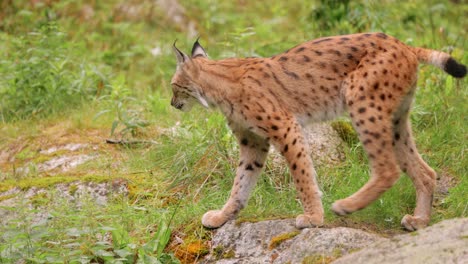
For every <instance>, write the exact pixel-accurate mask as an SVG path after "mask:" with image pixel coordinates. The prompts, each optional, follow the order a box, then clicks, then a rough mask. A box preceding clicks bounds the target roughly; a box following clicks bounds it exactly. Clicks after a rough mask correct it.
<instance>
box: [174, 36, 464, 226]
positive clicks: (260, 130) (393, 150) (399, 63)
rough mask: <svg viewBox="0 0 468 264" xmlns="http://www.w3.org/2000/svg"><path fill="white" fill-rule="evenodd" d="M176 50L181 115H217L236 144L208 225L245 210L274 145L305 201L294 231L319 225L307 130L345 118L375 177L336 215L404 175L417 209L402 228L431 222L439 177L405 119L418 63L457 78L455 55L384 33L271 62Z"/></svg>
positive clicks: (314, 45) (296, 51)
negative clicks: (226, 183)
mask: <svg viewBox="0 0 468 264" xmlns="http://www.w3.org/2000/svg"><path fill="white" fill-rule="evenodd" d="M174 52H175V54H176V57H177V70H176V72H175V74H174V76H173V78H172V81H171V85H172V89H173V97H172V100H171V105H172V106H174V107H175V108H177V109H180V110H183V111H188V110H189V109H190V108H191V106H192V105H193V104H194V103H196V102H199V103H201V104H202V105H203V106H205V107H217V108H219V109H220V110H221V112H222V113H223V114H224V115H225V116H226V119H227V121H228V123H229V126H230V128H231V129H232V131H233V133H234V135H235V136H236V137H237V139H238V141H239V145H240V162H239V166H238V168H237V171H236V177H235V180H234V185H233V187H232V191H231V195H230V198H229V200H228V201H227V202H226V204H225V205H224V207H223V208H222V209H221V210H214V211H209V212H207V213H205V215H204V216H203V218H202V224H203V225H204V226H206V227H210V228H216V227H219V226H221V225H223V224H224V223H225V222H226V221H228V220H230V219H233V218H234V217H235V216H236V215H237V213H238V212H239V210H241V209H242V208H243V207H244V206H245V204H246V203H247V200H248V197H249V194H250V192H251V191H252V189H253V187H254V185H255V183H256V181H257V179H258V176H259V174H260V172H261V170H262V167H263V165H264V163H265V159H266V157H267V154H268V150H269V148H270V145H273V146H274V147H275V148H276V149H277V150H279V151H280V152H281V154H282V155H283V156H284V157H285V159H286V161H287V163H288V165H289V168H290V172H291V174H292V176H293V179H294V182H295V186H296V189H297V191H298V195H299V198H300V200H301V202H302V206H303V209H304V214H301V215H299V216H297V218H296V226H297V227H298V228H305V227H310V226H320V225H322V224H323V207H322V202H321V192H320V190H319V187H318V185H317V182H316V172H315V170H314V167H313V165H312V160H311V158H310V155H309V150H308V147H307V144H306V142H305V139H304V135H303V133H302V126H304V125H306V124H307V123H309V122H317V121H325V120H330V119H333V118H334V117H337V116H340V115H342V114H343V113H344V112H348V113H349V116H350V117H351V120H352V123H353V126H354V128H355V129H356V131H357V133H358V136H359V139H360V141H361V142H362V145H363V147H364V149H365V151H366V153H367V156H368V158H369V163H370V168H371V177H370V179H369V181H368V182H367V183H366V184H365V185H364V186H363V187H362V188H361V189H360V190H358V191H357V192H356V193H354V194H353V195H351V196H349V197H347V198H345V199H342V200H338V201H336V202H335V203H334V204H333V206H332V210H333V211H334V212H335V213H337V214H339V215H344V214H348V213H352V212H354V211H357V210H360V209H362V208H364V207H366V206H367V205H369V204H370V203H371V202H373V201H375V200H376V199H377V198H378V197H379V196H380V195H381V194H382V193H383V192H385V191H386V190H388V189H389V188H390V187H391V186H392V185H393V184H394V183H395V182H396V181H397V179H398V178H399V177H400V173H401V171H404V172H406V173H407V174H408V175H409V177H410V178H411V180H412V182H413V184H414V186H415V188H416V209H415V211H414V214H413V215H405V216H404V217H403V219H402V221H401V224H402V225H403V226H404V227H405V228H406V229H408V230H415V229H418V228H422V227H425V226H426V225H427V224H428V223H429V219H430V212H431V204H432V196H433V193H434V187H435V183H436V173H435V172H434V170H433V169H431V167H429V166H428V165H427V164H426V162H424V160H423V159H422V158H421V156H420V154H419V153H418V150H417V149H416V146H415V142H414V139H413V136H412V132H411V125H410V122H409V118H408V117H409V110H410V108H411V103H412V100H413V97H414V93H415V90H416V80H417V71H418V64H419V63H420V62H422V63H429V64H433V65H435V66H437V67H439V68H441V69H443V70H444V71H446V72H447V73H448V74H450V75H452V76H454V77H457V78H462V77H464V76H465V75H466V67H465V66H464V65H462V64H459V63H458V62H456V61H455V60H454V59H453V58H451V57H450V55H448V54H446V53H443V52H439V51H435V50H429V49H423V48H416V47H410V46H407V45H405V44H404V43H402V42H400V41H399V40H398V39H396V38H394V37H391V36H388V35H386V34H383V33H365V34H354V35H346V36H334V37H325V38H320V39H316V40H311V41H308V42H305V43H303V44H300V45H298V46H296V47H294V48H292V49H290V50H288V51H286V52H284V53H282V54H279V55H276V56H273V57H270V58H230V59H223V60H210V59H208V58H207V55H206V53H205V50H204V49H203V47H202V46H201V45H200V44H199V43H198V41H196V42H195V44H194V45H193V48H192V54H191V56H190V57H189V56H187V55H186V54H184V53H183V52H181V51H180V50H178V49H177V48H176V47H175V45H174Z"/></svg>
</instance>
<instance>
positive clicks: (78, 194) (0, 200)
mask: <svg viewBox="0 0 468 264" xmlns="http://www.w3.org/2000/svg"><path fill="white" fill-rule="evenodd" d="M120 195H123V196H127V195H128V184H127V181H126V180H122V179H115V180H113V181H112V182H103V183H94V182H80V181H76V182H72V183H61V184H57V185H55V186H54V187H49V188H37V187H32V188H30V189H28V190H25V191H22V190H21V189H19V188H13V189H10V190H8V191H5V192H0V225H5V224H7V223H8V222H10V221H13V220H15V219H16V220H18V219H20V217H24V216H25V214H26V215H28V217H29V218H30V221H31V223H32V224H37V223H40V222H43V221H46V220H47V218H48V217H49V212H48V210H47V208H50V207H53V206H54V205H55V204H54V203H56V202H60V201H62V202H63V201H67V202H68V203H69V205H70V206H75V207H76V208H80V207H82V206H85V205H86V204H87V203H89V202H90V201H91V202H94V203H96V204H97V205H100V206H105V205H107V203H108V200H109V198H110V197H116V196H120ZM40 199H42V200H43V201H44V203H46V204H47V206H45V204H39V205H38V204H35V202H34V201H35V200H39V201H40ZM20 208H21V209H20ZM19 211H21V212H19Z"/></svg>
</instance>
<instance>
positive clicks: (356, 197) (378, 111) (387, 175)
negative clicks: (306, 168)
mask: <svg viewBox="0 0 468 264" xmlns="http://www.w3.org/2000/svg"><path fill="white" fill-rule="evenodd" d="M374 69H375V68H374ZM376 70H378V69H376ZM358 74H359V75H360V76H367V75H370V74H366V72H364V73H362V72H361V73H358ZM351 79H352V78H351ZM367 81H369V82H366V80H363V81H360V82H355V83H352V82H351V83H350V86H349V87H348V88H347V89H346V99H347V105H348V109H349V112H350V116H351V119H352V122H353V125H354V127H355V129H356V131H357V132H358V135H359V139H360V141H361V142H362V145H363V147H364V150H365V151H366V153H367V156H368V159H369V164H370V169H371V177H370V179H369V181H368V182H367V183H366V184H365V185H364V186H363V187H362V188H361V189H359V190H358V191H357V192H356V193H354V194H353V195H351V196H349V197H348V198H345V199H342V200H338V201H336V202H335V203H334V204H333V205H332V210H333V211H334V212H335V213H336V214H338V215H345V214H348V213H352V212H354V211H357V210H360V209H363V208H365V207H366V206H368V205H369V204H370V203H372V202H373V201H375V200H376V199H377V198H378V197H379V196H380V195H381V194H382V193H384V192H385V191H386V190H388V189H389V188H390V187H391V186H392V185H393V184H394V183H395V182H396V181H397V180H398V178H399V177H400V168H399V166H398V161H397V158H396V155H395V152H394V150H393V147H392V138H393V135H392V114H393V113H392V112H393V109H395V106H394V105H393V104H394V103H396V102H395V101H394V100H389V98H388V94H387V93H382V92H381V91H379V82H378V81H376V80H367ZM369 84H370V85H369ZM380 86H382V84H380ZM353 88H354V89H353ZM395 95H396V94H393V95H392V97H393V96H395ZM369 99H370V100H369ZM392 103H393V104H392Z"/></svg>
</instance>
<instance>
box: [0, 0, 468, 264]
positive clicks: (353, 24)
mask: <svg viewBox="0 0 468 264" xmlns="http://www.w3.org/2000/svg"><path fill="white" fill-rule="evenodd" d="M156 2H157V1H150V0H144V1H82V0H78V1H72V0H64V1H17V0H6V1H2V2H1V3H0V49H1V50H2V53H0V191H1V192H3V191H7V190H11V189H13V188H14V187H19V188H20V189H22V190H27V189H30V188H33V187H41V188H45V189H48V190H50V191H51V192H50V193H48V194H47V195H45V194H41V195H39V196H34V197H33V198H26V197H21V195H22V194H21V193H20V194H6V195H5V196H1V197H0V202H1V201H5V200H7V198H8V199H9V198H18V197H20V198H24V199H19V200H21V201H24V203H20V204H19V205H16V206H15V207H11V206H3V207H2V208H0V209H2V210H6V211H9V212H13V211H14V212H16V213H17V214H18V216H17V217H16V218H15V219H14V220H12V221H10V222H8V224H6V225H4V226H0V263H16V262H18V261H20V262H21V261H25V262H28V263H29V262H31V263H36V262H37V263H77V262H81V263H91V262H92V263H96V262H99V263H158V261H159V262H162V263H177V262H179V261H181V262H186V263H191V262H193V261H195V260H196V259H197V258H199V257H200V256H201V255H203V254H205V253H206V252H205V251H206V249H205V247H204V243H205V241H206V240H208V239H209V238H210V234H211V233H210V231H209V230H206V229H204V228H202V227H201V223H200V218H201V216H202V215H203V213H204V212H206V211H207V210H210V209H215V208H219V207H221V206H222V205H223V203H224V202H225V201H226V199H227V197H228V195H229V190H230V188H231V185H232V181H233V176H234V168H235V167H236V164H237V155H238V149H237V146H236V143H235V139H234V138H233V136H232V134H231V132H230V131H229V129H228V128H227V126H226V124H225V120H224V117H223V116H222V115H221V114H219V113H217V112H216V111H206V110H204V109H202V108H194V109H193V110H192V111H191V112H190V113H181V112H179V111H177V110H175V109H173V108H171V107H170V98H171V89H170V85H169V83H170V78H171V76H172V74H173V72H174V71H175V65H176V61H175V58H174V56H173V54H172V51H171V45H172V43H173V42H174V40H175V39H178V41H179V42H178V43H179V44H178V46H179V47H180V48H181V49H182V50H184V51H188V50H189V49H190V48H191V45H192V43H193V41H194V40H195V38H192V37H187V35H188V30H187V28H186V27H184V26H183V25H180V24H175V23H174V22H172V20H171V19H170V18H169V17H167V16H166V13H167V12H166V11H165V10H163V9H162V8H161V6H159V5H157V4H156ZM180 2H181V3H182V2H183V3H182V4H183V6H184V8H185V10H186V17H185V19H186V20H188V21H193V23H194V24H195V25H196V29H197V30H198V33H199V35H200V36H201V38H200V41H201V43H202V44H203V46H204V47H205V48H206V50H207V52H208V53H209V54H210V57H211V58H215V59H217V58H225V57H230V56H272V55H274V54H278V53H280V52H283V51H284V50H286V49H288V48H290V47H292V46H295V45H297V44H298V43H301V42H303V41H305V40H309V39H314V38H318V37H322V36H327V35H337V34H348V33H355V32H366V31H383V32H385V33H387V34H389V35H393V36H395V37H397V38H399V39H400V40H402V41H403V42H405V43H408V44H410V45H414V46H423V47H429V48H433V49H438V50H443V51H446V52H449V53H451V54H452V56H453V57H455V58H456V59H457V60H459V61H461V62H462V63H464V64H467V63H468V53H467V52H466V50H468V49H467V48H468V47H467V44H466V42H465V39H466V37H467V35H466V30H465V29H466V28H467V27H468V25H467V24H466V21H465V20H463V18H464V16H465V14H466V12H467V11H468V5H466V4H463V3H458V4H457V3H456V2H455V1H449V0H444V1H433V0H431V1H422V0H414V1H406V2H401V1H330V0H321V1H318V0H317V1H302V0H292V1H287V2H285V1H273V2H271V3H269V4H265V3H264V2H263V1H237V0H236V1H207V0H187V1H180ZM466 84H467V79H466V78H465V79H464V80H455V79H453V78H451V77H449V76H448V75H447V74H445V73H444V72H443V71H441V70H440V69H436V68H435V67H432V66H421V67H420V72H419V83H418V87H419V88H418V92H417V96H416V100H415V103H414V110H413V114H412V117H411V118H412V123H413V129H414V131H415V137H416V140H417V144H418V148H419V150H420V152H421V153H422V155H423V157H424V159H425V160H426V161H427V162H428V163H429V164H430V165H431V166H432V167H433V168H435V169H436V171H437V172H438V174H439V175H440V176H441V178H443V179H445V180H446V182H448V183H449V184H448V185H447V186H445V187H446V189H447V191H446V192H444V194H443V195H441V196H440V197H436V199H438V200H437V201H436V202H435V207H434V210H433V215H432V222H433V223H434V222H438V221H441V220H443V219H447V218H453V217H466V216H468V209H467V208H468V202H467V201H468V194H467V192H466V190H467V188H468V178H467V177H466V175H468V171H467V169H468V162H467V159H466V157H465V152H466V151H465V148H466V144H465V142H466V134H467V133H466V128H467V123H468V122H467V120H466V113H467V112H468V108H467V107H468V105H467V104H466V98H467V89H466ZM347 122H348V121H347V120H346V119H342V120H340V121H339V123H335V124H334V127H335V129H337V130H338V131H339V132H340V134H341V135H342V137H343V138H345V140H346V143H347V144H345V146H343V148H344V152H345V156H346V159H345V160H344V161H343V162H342V163H339V164H334V165H332V166H328V165H327V164H323V165H321V166H318V167H317V172H318V175H319V184H320V186H321V189H322V190H323V193H324V196H323V202H324V207H325V211H326V216H325V222H326V225H328V226H335V225H341V226H353V227H358V228H364V229H367V230H369V229H370V230H374V231H376V232H381V233H395V232H401V229H400V220H401V217H403V215H404V214H407V213H411V212H412V210H413V208H414V201H415V193H414V188H413V186H412V183H411V181H410V180H409V179H408V177H406V176H402V178H401V179H400V180H399V181H398V182H397V184H396V185H395V186H394V187H393V188H392V189H391V190H390V191H388V192H386V193H385V194H384V195H383V196H382V197H381V198H380V199H379V200H378V201H376V202H375V203H373V204H372V205H371V206H369V207H368V208H366V209H364V210H362V211H360V212H356V213H354V214H352V215H350V216H346V217H337V216H335V215H333V214H332V213H331V210H330V206H331V204H332V203H333V201H335V200H337V199H341V198H344V197H347V196H348V195H350V194H352V193H354V192H355V191H356V190H358V189H359V188H360V187H361V186H362V185H363V184H364V183H365V182H366V181H367V179H368V175H369V173H368V170H369V169H368V165H367V158H366V156H365V154H364V152H363V150H362V147H361V145H360V143H359V142H357V141H356V139H355V135H354V134H353V133H352V131H351V130H349V124H348V123H347ZM106 138H116V139H123V140H140V141H145V142H146V141H151V144H149V145H144V147H142V146H140V145H138V146H130V145H128V146H120V145H107V144H105V143H104V139H106ZM67 143H86V144H89V145H91V147H88V148H85V149H84V150H81V151H80V152H79V153H80V154H89V155H93V157H94V158H93V159H92V160H91V161H88V162H87V163H85V164H82V165H80V166H77V167H75V168H73V169H71V170H69V171H67V172H61V171H58V169H57V170H55V171H52V172H48V171H43V170H41V169H40V166H39V165H40V164H43V163H44V162H46V161H50V160H51V159H53V158H55V157H56V156H57V155H58V154H53V155H52V154H50V155H49V154H44V153H43V152H42V151H43V150H46V149H47V148H49V147H51V146H62V145H65V144H67ZM58 153H59V152H58ZM24 168H29V169H28V170H24ZM115 179H124V180H125V181H126V182H127V183H128V191H129V192H128V195H126V196H125V195H122V196H117V197H114V198H112V199H110V200H109V202H108V204H107V205H106V206H100V205H97V204H96V203H95V202H94V201H92V199H90V198H88V199H85V203H84V204H82V205H78V204H76V203H73V202H70V201H69V200H67V199H64V198H63V197H62V196H60V195H58V194H56V193H54V192H53V191H52V190H53V188H52V187H53V186H54V185H56V184H57V183H67V184H72V182H76V181H77V180H81V181H85V182H87V181H92V182H102V181H104V182H112V181H113V180H115ZM447 179H448V180H447ZM442 185H443V184H442ZM70 190H72V193H74V192H75V191H76V189H74V188H71V189H70ZM28 201H29V202H30V203H32V204H33V205H34V206H33V207H30V206H29V204H28ZM301 210H302V209H301V206H300V204H299V202H298V201H297V199H296V192H295V190H294V184H293V182H292V180H291V177H290V175H289V173H288V169H287V168H286V166H282V165H278V164H277V163H274V162H272V161H271V160H269V161H268V162H267V164H266V169H265V172H264V173H263V175H262V177H261V179H260V181H259V183H258V186H257V187H256V189H255V190H254V192H253V194H252V197H251V199H250V201H249V205H248V206H247V207H246V208H245V209H244V210H243V211H242V212H241V214H240V216H239V221H247V220H249V221H250V220H255V221H259V220H263V219H272V218H292V217H295V216H296V215H297V214H299V213H300V212H301ZM40 212H47V214H48V217H46V218H45V219H46V220H43V221H39V222H37V221H36V218H35V217H34V215H36V214H37V213H40ZM175 237H177V238H180V239H182V240H183V241H182V242H180V241H179V242H177V243H176V241H175V240H176V239H175ZM193 245H197V247H196V248H199V249H204V251H203V250H199V251H197V250H188V249H189V248H192V247H193Z"/></svg>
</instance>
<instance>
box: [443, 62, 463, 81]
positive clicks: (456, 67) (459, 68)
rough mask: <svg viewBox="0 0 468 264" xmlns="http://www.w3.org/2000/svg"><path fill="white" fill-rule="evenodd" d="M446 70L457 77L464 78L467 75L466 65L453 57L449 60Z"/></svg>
mask: <svg viewBox="0 0 468 264" xmlns="http://www.w3.org/2000/svg"><path fill="white" fill-rule="evenodd" d="M444 70H445V71H446V72H447V73H448V74H450V75H452V76H453V77H455V78H463V77H465V75H466V66H465V65H463V64H460V63H458V62H457V61H456V60H454V59H453V58H449V59H448V60H447V62H446V63H445V67H444Z"/></svg>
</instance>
